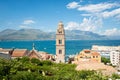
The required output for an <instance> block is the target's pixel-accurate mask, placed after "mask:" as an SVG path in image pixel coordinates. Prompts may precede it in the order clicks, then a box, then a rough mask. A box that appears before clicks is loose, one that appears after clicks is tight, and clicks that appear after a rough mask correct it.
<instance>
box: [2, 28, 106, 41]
mask: <svg viewBox="0 0 120 80" xmlns="http://www.w3.org/2000/svg"><path fill="white" fill-rule="evenodd" d="M55 34H56V32H45V31H42V30H40V29H20V30H14V29H5V30H3V31H1V32H0V40H55V36H56V35H55ZM65 34H66V39H67V40H108V37H107V36H105V35H99V34H97V33H93V32H90V31H81V30H66V31H65Z"/></svg>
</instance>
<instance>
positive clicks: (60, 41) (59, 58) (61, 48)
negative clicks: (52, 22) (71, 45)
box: [56, 22, 65, 63]
mask: <svg viewBox="0 0 120 80" xmlns="http://www.w3.org/2000/svg"><path fill="white" fill-rule="evenodd" d="M56 62H57V63H60V62H62V63H64V62H65V31H64V25H63V23H62V22H59V24H58V29H57V32H56Z"/></svg>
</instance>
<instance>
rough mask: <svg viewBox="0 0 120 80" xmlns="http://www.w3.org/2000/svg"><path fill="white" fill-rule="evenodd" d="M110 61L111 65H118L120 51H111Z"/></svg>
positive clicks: (119, 63) (119, 62)
mask: <svg viewBox="0 0 120 80" xmlns="http://www.w3.org/2000/svg"><path fill="white" fill-rule="evenodd" d="M110 61H111V63H112V65H115V66H117V65H120V51H111V52H110Z"/></svg>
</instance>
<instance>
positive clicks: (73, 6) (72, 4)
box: [66, 2, 79, 9]
mask: <svg viewBox="0 0 120 80" xmlns="http://www.w3.org/2000/svg"><path fill="white" fill-rule="evenodd" d="M78 4H79V3H78V2H71V3H69V4H68V5H67V6H66V7H67V8H68V9H74V8H77V7H79V5H78Z"/></svg>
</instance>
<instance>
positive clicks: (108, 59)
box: [101, 57, 110, 64]
mask: <svg viewBox="0 0 120 80" xmlns="http://www.w3.org/2000/svg"><path fill="white" fill-rule="evenodd" d="M101 61H102V62H103V63H104V64H107V63H110V58H106V57H101Z"/></svg>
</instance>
